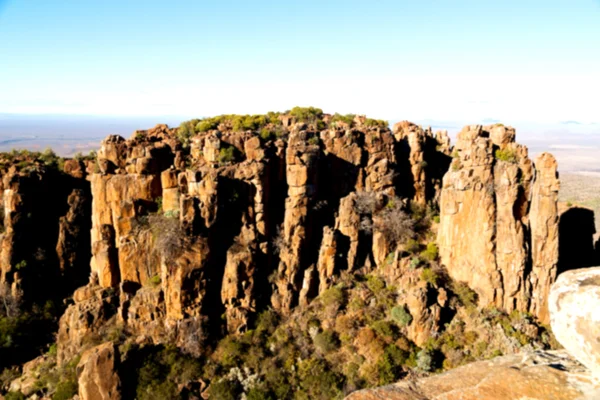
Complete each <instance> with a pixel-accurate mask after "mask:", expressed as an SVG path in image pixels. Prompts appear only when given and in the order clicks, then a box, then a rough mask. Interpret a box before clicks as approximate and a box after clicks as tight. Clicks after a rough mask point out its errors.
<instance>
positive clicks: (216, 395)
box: [209, 379, 243, 400]
mask: <svg viewBox="0 0 600 400" xmlns="http://www.w3.org/2000/svg"><path fill="white" fill-rule="evenodd" d="M242 390H243V388H242V385H240V383H239V382H238V381H237V380H229V379H221V380H219V381H217V382H214V383H211V385H210V389H209V393H210V398H211V399H219V400H237V399H239V398H240V395H241V394H242Z"/></svg>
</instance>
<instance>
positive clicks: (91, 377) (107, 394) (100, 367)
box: [77, 343, 121, 400]
mask: <svg viewBox="0 0 600 400" xmlns="http://www.w3.org/2000/svg"><path fill="white" fill-rule="evenodd" d="M118 362H119V354H118V351H117V349H116V347H115V345H114V344H113V343H104V344H101V345H99V346H96V347H94V348H92V349H89V350H88V351H86V352H84V353H83V355H82V356H81V360H80V361H79V364H77V376H78V383H79V398H80V399H81V400H120V399H121V393H120V387H121V380H120V379H119V376H118V374H117V368H118Z"/></svg>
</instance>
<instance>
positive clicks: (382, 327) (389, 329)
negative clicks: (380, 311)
mask: <svg viewBox="0 0 600 400" xmlns="http://www.w3.org/2000/svg"><path fill="white" fill-rule="evenodd" d="M371 329H373V330H374V331H375V332H377V334H378V335H379V336H380V337H381V338H383V339H391V340H395V339H397V338H398V331H397V329H398V328H397V327H395V326H394V325H392V323H391V322H389V321H385V320H380V321H375V322H374V323H373V324H371Z"/></svg>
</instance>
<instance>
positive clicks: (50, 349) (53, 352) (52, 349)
mask: <svg viewBox="0 0 600 400" xmlns="http://www.w3.org/2000/svg"><path fill="white" fill-rule="evenodd" d="M56 352H57V346H56V343H52V344H51V345H50V347H48V351H47V352H46V354H47V355H49V356H50V357H53V356H56Z"/></svg>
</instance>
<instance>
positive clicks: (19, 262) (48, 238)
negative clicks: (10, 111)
mask: <svg viewBox="0 0 600 400" xmlns="http://www.w3.org/2000/svg"><path fill="white" fill-rule="evenodd" d="M22 158H23V159H22V160H20V161H19V160H16V161H13V163H14V165H12V166H11V167H9V168H8V169H4V170H0V189H1V191H0V200H1V203H2V209H3V215H2V228H3V234H2V235H1V236H0V284H6V285H10V286H11V287H12V289H13V291H20V292H22V293H23V296H24V299H25V300H26V302H38V303H42V304H43V303H44V302H45V301H47V300H49V299H52V300H54V301H59V300H60V299H62V298H64V297H65V296H67V295H69V294H70V293H72V292H73V290H75V289H76V288H77V287H79V286H81V285H83V284H85V283H86V281H87V278H88V276H89V257H90V254H91V251H90V232H89V230H90V217H91V206H90V205H91V193H90V185H89V182H87V181H86V179H85V177H86V172H85V166H84V165H83V163H82V162H80V161H76V160H69V161H68V162H67V163H66V164H65V167H64V172H62V171H60V170H59V169H58V168H56V167H48V166H46V165H44V164H43V163H40V162H39V161H38V160H36V159H34V158H32V156H23V157H22ZM17 161H19V162H18V163H17Z"/></svg>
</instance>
